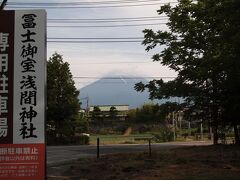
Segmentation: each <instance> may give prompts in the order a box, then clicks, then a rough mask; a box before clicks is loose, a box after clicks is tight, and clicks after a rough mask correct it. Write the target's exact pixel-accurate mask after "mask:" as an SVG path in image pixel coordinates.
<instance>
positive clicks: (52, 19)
mask: <svg viewBox="0 0 240 180" xmlns="http://www.w3.org/2000/svg"><path fill="white" fill-rule="evenodd" d="M166 17H168V16H142V17H117V18H68V19H67V18H65V19H64V18H57V19H56V18H51V19H48V20H49V21H65V20H66V21H108V20H110V21H111V20H134V19H155V18H157V19H158V18H166Z"/></svg>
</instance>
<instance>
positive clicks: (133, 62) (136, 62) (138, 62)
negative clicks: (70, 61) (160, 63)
mask: <svg viewBox="0 0 240 180" xmlns="http://www.w3.org/2000/svg"><path fill="white" fill-rule="evenodd" d="M142 63H144V64H145V63H146V64H147V63H148V64H149V63H153V62H151V61H150V62H141V61H132V62H131V61H130V62H101V63H94V62H92V63H79V64H78V65H84V64H94V65H96V64H142Z"/></svg>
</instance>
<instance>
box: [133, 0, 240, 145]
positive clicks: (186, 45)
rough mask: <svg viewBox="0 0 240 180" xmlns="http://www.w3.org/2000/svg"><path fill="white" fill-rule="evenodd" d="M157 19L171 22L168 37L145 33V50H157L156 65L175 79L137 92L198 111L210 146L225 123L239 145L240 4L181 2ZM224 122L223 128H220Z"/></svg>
mask: <svg viewBox="0 0 240 180" xmlns="http://www.w3.org/2000/svg"><path fill="white" fill-rule="evenodd" d="M158 13H159V14H160V15H162V14H165V15H167V16H168V17H169V21H168V23H167V26H168V28H169V31H157V32H154V31H153V30H151V29H146V30H144V31H143V32H144V37H145V40H144V41H143V44H144V45H146V50H147V51H149V50H151V49H153V48H156V47H157V46H158V45H160V46H162V47H163V50H162V51H161V52H160V53H158V54H155V55H154V56H153V60H154V61H159V62H160V63H161V64H162V65H164V66H167V67H169V68H170V69H172V70H175V71H176V72H177V73H178V76H177V77H176V78H175V79H174V80H172V81H168V82H164V81H163V80H153V81H150V82H149V84H143V83H141V82H140V83H138V84H136V86H135V88H136V90H138V91H143V90H145V89H149V91H150V98H151V99H154V98H157V99H162V98H169V97H172V96H178V97H184V98H185V100H186V102H188V106H191V107H194V108H195V109H196V110H200V111H202V112H203V114H204V115H205V117H206V118H205V119H208V121H210V124H211V126H212V127H213V132H214V143H215V144H216V143H217V141H218V128H219V126H220V125H222V124H225V122H228V123H229V124H230V125H233V126H234V127H235V128H234V130H235V138H236V141H237V142H238V143H240V141H239V135H238V127H237V125H239V118H237V117H234V116H233V115H232V114H235V115H236V114H238V112H239V110H240V109H239V100H240V94H239V92H240V88H239V84H240V78H239V72H240V61H239V57H240V56H239V48H240V47H239V46H240V43H239V42H240V32H239V27H240V21H239V17H240V2H239V1H238V0H215V1H212V0H194V1H192V0H180V1H179V3H178V4H177V5H176V6H174V7H172V6H170V4H169V5H164V6H162V7H161V8H160V10H158ZM223 122H224V123H223Z"/></svg>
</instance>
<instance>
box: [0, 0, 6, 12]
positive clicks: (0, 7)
mask: <svg viewBox="0 0 240 180" xmlns="http://www.w3.org/2000/svg"><path fill="white" fill-rule="evenodd" d="M6 4H7V0H3V2H2V4H1V6H0V11H2V10H4V7H5V6H6Z"/></svg>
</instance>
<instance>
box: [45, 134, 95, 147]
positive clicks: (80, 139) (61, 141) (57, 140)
mask: <svg viewBox="0 0 240 180" xmlns="http://www.w3.org/2000/svg"><path fill="white" fill-rule="evenodd" d="M89 141H90V138H89V136H86V135H81V136H72V137H66V136H62V137H53V136H48V138H47V145H88V144H89Z"/></svg>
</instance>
